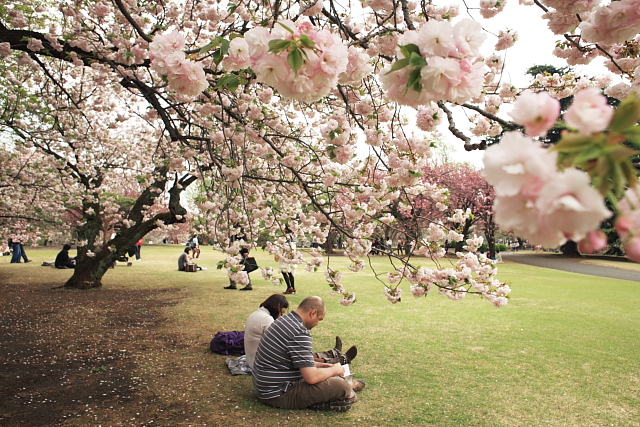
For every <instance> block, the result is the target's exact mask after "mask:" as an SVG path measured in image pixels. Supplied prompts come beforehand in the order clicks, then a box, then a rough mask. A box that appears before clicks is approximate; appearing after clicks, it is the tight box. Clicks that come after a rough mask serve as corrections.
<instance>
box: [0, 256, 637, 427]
mask: <svg viewBox="0 0 640 427" xmlns="http://www.w3.org/2000/svg"><path fill="white" fill-rule="evenodd" d="M182 249H183V247H180V246H175V245H166V246H148V245H147V246H143V248H142V258H143V260H142V261H140V262H134V263H133V266H132V267H125V266H123V265H119V266H118V267H117V268H116V269H115V270H111V271H110V272H109V273H108V274H107V275H106V276H105V279H104V284H105V287H138V288H140V287H174V286H177V287H184V288H186V289H187V294H188V298H187V299H186V300H184V302H183V303H182V304H179V305H178V306H176V307H174V308H173V309H172V311H171V313H170V315H171V316H172V317H173V318H174V319H176V321H177V322H178V325H177V327H176V330H177V331H178V332H179V333H180V334H181V335H183V336H185V337H189V339H191V340H193V341H196V342H198V343H200V344H201V347H200V349H199V351H201V352H202V355H201V356H200V357H199V358H200V359H201V360H202V361H203V362H204V363H205V365H206V366H207V368H208V369H211V370H215V371H219V370H220V369H221V368H220V365H221V363H222V361H223V360H224V357H222V356H216V355H211V354H206V353H205V352H204V351H203V348H205V347H206V345H207V344H208V341H209V339H210V338H211V336H212V335H213V334H214V333H215V332H216V331H219V330H236V329H243V327H244V320H245V319H246V317H247V315H248V314H249V313H251V312H252V311H253V310H254V309H255V308H257V306H258V305H259V304H260V302H261V301H263V300H264V299H265V298H266V297H267V296H268V295H270V294H271V293H273V292H276V291H280V292H282V290H283V288H282V287H275V288H274V287H273V286H272V285H271V284H269V283H267V282H265V281H264V280H262V278H261V277H260V274H259V272H256V273H253V274H252V278H253V282H254V288H256V290H255V291H253V292H239V291H228V290H223V289H222V287H223V286H225V285H226V284H228V282H227V280H226V278H225V277H224V274H223V273H222V272H220V271H218V270H216V269H215V264H216V262H217V261H218V260H220V259H222V256H221V255H220V254H218V253H214V252H212V251H211V249H210V248H203V254H202V256H201V258H202V259H201V260H200V261H198V263H199V264H200V265H202V266H204V267H207V268H208V269H209V270H208V271H204V272H198V273H195V274H194V273H182V272H178V271H177V261H176V260H177V257H178V255H179V254H180V252H181V251H182ZM27 251H28V254H29V256H30V257H31V258H33V259H34V260H35V262H34V263H31V264H26V265H24V264H21V265H11V266H9V265H8V261H9V259H8V257H4V258H3V259H0V268H2V270H3V274H9V275H10V277H11V280H12V281H13V282H15V283H16V284H19V283H22V282H25V281H29V282H31V281H42V282H44V283H52V282H63V281H64V279H65V278H66V277H68V276H69V275H70V272H69V271H64V270H55V269H53V268H45V267H39V266H38V264H40V262H42V261H45V260H51V259H53V258H54V257H55V253H56V250H51V249H39V250H29V248H28V249H27ZM254 255H255V256H256V258H257V259H258V263H259V264H260V265H261V266H262V267H265V266H269V265H271V266H274V267H275V266H276V264H275V262H273V261H272V260H271V259H270V258H269V257H268V255H267V254H264V253H262V251H260V250H258V251H254ZM344 263H345V260H344V259H343V258H340V257H337V258H332V260H331V265H332V267H333V268H339V269H340V270H342V271H345V277H346V278H345V280H344V284H345V285H346V286H347V288H348V289H349V290H350V291H356V292H357V295H358V302H357V303H356V304H355V305H354V306H352V307H349V308H344V307H341V306H340V305H339V304H337V299H336V298H334V297H330V296H329V295H328V290H329V288H328V286H327V285H326V284H325V282H324V274H322V273H321V272H317V273H308V272H306V271H304V270H303V269H299V270H298V274H297V278H296V281H297V285H296V287H297V288H298V290H299V292H298V294H296V295H293V296H291V297H289V301H290V302H291V303H292V307H295V306H296V305H297V303H298V302H299V301H301V300H302V299H303V298H304V297H305V296H308V295H313V294H315V295H320V296H323V297H324V298H325V301H326V302H327V306H328V315H327V317H326V319H325V321H324V322H322V324H320V325H319V326H318V327H317V328H316V329H314V330H313V331H312V333H313V336H314V343H315V347H316V350H318V351H320V350H324V349H327V348H330V347H331V346H332V344H333V340H334V337H335V335H340V336H341V337H342V339H343V342H344V343H345V346H346V347H348V346H349V345H352V344H357V345H358V350H359V355H358V358H357V359H356V360H355V361H354V362H353V364H352V371H353V372H355V373H356V374H357V376H358V377H361V378H363V379H364V380H365V381H366V382H367V388H366V389H365V390H364V391H363V392H362V393H361V394H360V402H359V403H358V404H357V405H354V407H353V409H352V410H351V411H350V412H349V413H347V414H326V415H323V414H317V415H316V414H311V415H310V416H312V417H313V418H314V421H313V423H314V425H316V426H317V425H336V424H353V423H357V424H361V425H389V426H392V425H394V426H395V425H400V424H401V425H410V424H414V425H433V426H605V425H607V426H608V425H614V426H639V425H640V410H639V408H640V369H639V368H640V341H639V340H638V337H640V310H638V306H639V305H640V284H639V283H636V282H627V281H617V280H612V279H605V278H599V277H591V276H584V275H579V274H572V273H564V272H560V271H555V270H548V269H541V268H536V267H531V266H526V265H521V264H515V263H509V262H508V261H507V263H505V264H502V265H500V267H499V268H500V273H499V277H500V278H501V279H502V280H506V281H509V282H511V284H512V288H513V293H512V299H511V301H510V303H509V304H508V305H507V306H506V307H503V308H501V309H497V308H495V307H493V306H491V305H490V304H489V303H487V302H486V301H481V300H479V299H478V298H467V299H465V300H462V301H459V302H454V301H449V300H448V299H446V298H444V297H441V296H439V295H429V296H428V297H427V298H424V299H414V298H413V297H412V296H411V294H410V292H409V289H408V286H407V285H406V284H403V285H402V286H401V287H402V288H403V290H404V298H403V300H402V302H401V303H400V304H397V305H391V304H390V303H388V302H387V301H386V299H385V298H384V295H383V294H382V288H383V285H382V284H381V283H379V282H377V281H376V280H375V278H374V275H373V273H372V272H371V270H370V269H369V268H368V269H367V270H366V271H365V272H364V273H358V274H353V273H348V272H347V270H346V268H344V265H345V264H344ZM373 264H374V265H375V266H376V267H378V268H379V269H380V271H386V270H385V267H386V266H387V262H386V260H385V259H383V258H381V257H378V258H374V259H373ZM222 369H224V368H222ZM205 377H206V374H205ZM223 378H224V376H223ZM225 382H228V383H227V384H225V385H223V386H224V387H226V388H225V390H227V391H226V392H225V393H227V394H228V393H229V390H233V393H234V394H235V395H234V396H230V397H229V399H230V402H229V411H231V412H234V411H235V412H236V413H237V414H238V415H243V414H251V413H253V414H254V415H253V417H256V416H257V417H258V419H260V418H261V417H262V418H264V424H265V425H266V424H269V425H271V424H272V423H271V421H268V420H272V421H275V420H274V417H276V418H280V416H281V415H283V414H286V416H287V417H294V418H295V417H296V414H299V415H302V413H301V412H300V411H298V412H295V411H279V410H274V409H270V408H268V407H265V406H263V405H261V404H259V403H257V401H255V399H253V398H252V396H251V390H250V379H249V378H247V377H228V378H225ZM198 387H201V389H196V390H194V393H196V394H200V395H202V396H207V395H210V394H211V395H212V394H213V393H214V392H213V391H212V390H210V389H209V388H210V387H213V386H212V385H209V384H208V383H206V382H203V383H200V384H198ZM218 387H219V385H218ZM204 401H205V399H204V398H203V402H204ZM206 410H207V408H206V404H204V403H203V406H202V416H203V417H205V416H206ZM256 413H257V415H256ZM274 425H275V424H274Z"/></svg>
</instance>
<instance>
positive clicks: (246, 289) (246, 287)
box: [240, 285, 253, 291]
mask: <svg viewBox="0 0 640 427" xmlns="http://www.w3.org/2000/svg"><path fill="white" fill-rule="evenodd" d="M240 290H241V291H252V290H253V288H252V287H251V286H249V285H247V286H245V287H244V288H240Z"/></svg>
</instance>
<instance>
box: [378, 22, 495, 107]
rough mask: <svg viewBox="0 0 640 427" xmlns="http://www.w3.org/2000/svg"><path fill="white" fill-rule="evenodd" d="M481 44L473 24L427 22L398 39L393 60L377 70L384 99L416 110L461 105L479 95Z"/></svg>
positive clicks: (477, 26) (479, 31)
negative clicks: (443, 103)
mask: <svg viewBox="0 0 640 427" xmlns="http://www.w3.org/2000/svg"><path fill="white" fill-rule="evenodd" d="M485 39H486V35H485V34H484V33H483V32H482V27H481V26H480V24H479V23H477V22H475V21H472V20H470V19H462V20H460V21H458V22H457V23H456V24H455V25H451V23H450V22H449V21H435V20H430V21H428V22H426V23H425V24H424V25H423V26H422V27H421V28H420V30H418V31H407V32H405V33H404V34H403V35H402V36H401V38H400V40H399V43H398V44H399V46H400V48H399V52H398V58H399V59H398V60H397V61H396V62H395V63H394V64H393V65H392V66H387V67H385V68H383V69H382V71H381V74H380V81H381V82H382V85H383V88H384V90H385V92H386V94H385V95H386V96H387V98H389V99H390V100H393V101H397V102H398V103H400V104H403V105H410V106H414V107H417V106H419V105H429V104H430V103H431V102H432V101H438V100H446V101H449V102H457V103H460V104H462V103H464V102H467V101H468V100H470V99H472V98H474V97H477V96H478V95H480V92H481V91H482V85H483V83H484V77H483V75H484V73H485V71H486V67H485V66H484V63H483V62H482V61H480V59H479V55H480V53H479V50H480V46H481V45H482V43H483V42H484V40H485Z"/></svg>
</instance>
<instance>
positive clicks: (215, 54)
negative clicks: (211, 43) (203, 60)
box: [211, 39, 229, 65]
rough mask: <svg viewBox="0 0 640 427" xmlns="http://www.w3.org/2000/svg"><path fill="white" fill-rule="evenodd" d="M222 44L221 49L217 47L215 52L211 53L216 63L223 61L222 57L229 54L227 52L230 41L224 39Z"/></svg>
mask: <svg viewBox="0 0 640 427" xmlns="http://www.w3.org/2000/svg"><path fill="white" fill-rule="evenodd" d="M220 44H221V45H220V49H217V50H216V51H215V52H213V54H211V57H212V58H213V62H215V63H216V65H219V64H220V62H222V59H223V58H224V57H225V56H226V55H227V53H229V41H228V40H225V39H222V40H221V42H220Z"/></svg>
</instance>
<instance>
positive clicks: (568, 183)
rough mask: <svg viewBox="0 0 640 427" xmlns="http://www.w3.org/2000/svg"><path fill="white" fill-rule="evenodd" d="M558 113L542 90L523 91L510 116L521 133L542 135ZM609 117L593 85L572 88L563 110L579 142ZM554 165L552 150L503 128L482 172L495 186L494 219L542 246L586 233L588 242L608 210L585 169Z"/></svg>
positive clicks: (605, 124)
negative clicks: (571, 97)
mask: <svg viewBox="0 0 640 427" xmlns="http://www.w3.org/2000/svg"><path fill="white" fill-rule="evenodd" d="M559 112H560V103H559V102H558V101H557V100H556V99H554V98H552V97H551V96H549V95H548V94H547V93H544V92H541V93H533V92H525V93H524V94H523V95H522V96H521V97H520V98H519V99H518V101H516V103H515V104H514V109H513V111H512V112H511V116H512V117H513V118H514V120H515V121H516V123H518V124H520V125H523V126H524V128H525V131H526V133H527V134H529V135H531V136H543V135H545V134H546V132H547V131H548V130H549V129H550V128H551V127H552V126H553V125H554V124H555V122H556V120H557V118H558V114H559ZM612 117H613V109H612V108H611V107H610V106H609V105H608V104H607V100H606V98H605V97H604V96H603V95H602V94H601V93H600V91H599V90H598V89H596V88H587V89H584V90H582V91H580V92H578V93H577V94H576V95H575V98H574V102H573V104H572V105H571V107H569V108H568V109H567V112H566V113H565V114H564V120H565V122H566V123H567V124H568V125H569V126H571V128H573V129H575V131H576V133H577V134H578V135H580V138H582V139H581V141H588V138H589V137H591V136H593V135H595V134H597V133H599V132H602V131H604V130H605V129H606V128H607V127H608V126H609V123H610V122H611V119H612ZM560 145H562V144H560ZM557 164H558V153H557V152H556V151H551V150H548V149H546V148H545V147H543V146H542V144H541V143H540V142H538V141H535V140H533V139H532V138H529V137H527V136H524V135H522V134H520V133H519V132H508V133H506V134H505V135H504V137H503V138H502V142H501V143H500V145H499V146H492V147H490V148H489V149H488V150H487V153H486V157H485V170H484V174H485V176H486V178H487V180H488V181H489V182H490V183H491V184H492V185H494V186H495V190H496V194H497V197H496V199H495V202H494V210H495V212H496V214H495V218H496V222H497V223H498V224H499V225H500V226H501V227H504V228H505V229H510V230H513V231H514V232H515V233H516V234H517V235H519V236H521V237H524V238H526V239H529V241H530V242H531V243H533V244H539V245H542V246H547V247H555V246H558V245H561V244H563V243H564V242H566V241H567V240H574V241H580V240H582V239H585V238H587V237H589V238H590V241H591V242H592V243H594V239H595V237H596V235H594V234H592V232H593V231H595V230H596V229H597V228H598V227H599V225H600V223H601V222H602V221H603V220H605V219H607V218H609V217H610V216H611V215H612V213H611V212H610V211H609V210H608V209H607V208H606V206H605V204H604V201H603V199H602V197H601V195H600V193H599V192H598V191H597V190H596V189H595V188H593V187H592V186H591V181H590V178H589V175H588V174H587V173H586V172H584V171H581V170H578V169H574V168H568V169H565V170H558V168H557ZM590 233H591V234H590Z"/></svg>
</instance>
